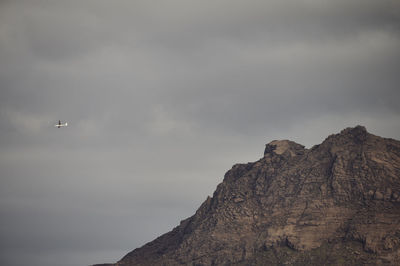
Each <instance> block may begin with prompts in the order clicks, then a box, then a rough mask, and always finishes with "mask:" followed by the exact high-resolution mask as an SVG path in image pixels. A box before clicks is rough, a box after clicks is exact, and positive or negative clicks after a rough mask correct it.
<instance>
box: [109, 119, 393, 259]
mask: <svg viewBox="0 0 400 266" xmlns="http://www.w3.org/2000/svg"><path fill="white" fill-rule="evenodd" d="M399 195H400V142H399V141H396V140H393V139H385V138H381V137H378V136H374V135H372V134H369V133H368V132H367V131H366V129H365V128H364V127H361V126H357V127H355V128H347V129H345V130H343V131H342V132H340V133H339V134H335V135H331V136H329V137H328V138H327V139H325V141H324V142H323V143H321V144H320V145H316V146H314V147H312V148H311V149H305V148H304V146H302V145H300V144H297V143H295V142H293V141H289V140H281V141H272V142H270V143H269V144H267V145H266V148H265V152H264V157H263V158H261V159H260V160H258V161H256V162H253V163H247V164H236V165H234V166H233V167H232V169H231V170H229V171H228V172H227V173H226V174H225V177H224V180H223V182H222V183H221V184H219V185H218V186H217V189H216V191H215V192H214V194H213V196H212V197H208V198H207V199H206V201H205V202H204V203H203V204H202V205H201V206H200V208H199V209H198V210H197V211H196V213H195V214H194V215H193V216H192V217H190V218H188V219H186V220H183V221H182V222H181V223H180V225H179V226H177V227H176V228H174V229H173V230H172V231H171V232H169V233H166V234H164V235H162V236H160V237H159V238H157V239H156V240H154V241H152V242H150V243H148V244H146V245H144V246H143V247H141V248H138V249H135V250H134V251H132V252H130V253H129V254H127V255H126V256H125V257H124V258H122V259H121V260H120V261H119V262H117V263H116V264H114V265H278V264H279V265H280V264H283V265H344V264H345V265H379V264H387V265H400V196H399Z"/></svg>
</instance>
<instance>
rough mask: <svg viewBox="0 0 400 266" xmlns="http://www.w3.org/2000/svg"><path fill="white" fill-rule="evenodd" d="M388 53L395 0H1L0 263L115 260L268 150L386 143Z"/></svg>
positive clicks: (396, 116)
mask: <svg viewBox="0 0 400 266" xmlns="http://www.w3.org/2000/svg"><path fill="white" fill-rule="evenodd" d="M399 47H400V2H399V1H397V0H392V1H390V0H379V1H377V0H374V1H372V0H350V1H348V0H332V1H328V0H290V1H278V0H276V1H256V0H246V1H244V0H243V1H236V0H218V1H208V0H206V1H205V0H203V1H187V0H181V1H177V0H163V1H161V0H160V1H144V0H143V1H100V0H95V1H94V0H93V1H5V0H3V1H1V2H0V62H1V64H0V178H1V179H0V215H1V227H0V264H1V265H10V266H17V265H18V266H23V265H33V266H36V265H37V266H39V265H40V266H72V265H88V264H94V263H100V262H114V261H117V260H119V259H120V258H121V257H122V256H123V255H125V254H126V253H127V252H128V251H130V250H132V249H134V248H137V247H139V246H141V245H143V244H144V243H146V242H148V241H150V240H152V239H154V238H155V237H156V236H158V235H160V234H162V233H165V232H167V231H169V230H170V229H172V228H173V227H174V226H176V225H177V224H178V223H179V221H180V220H182V219H184V218H187V217H188V216H190V215H192V214H194V212H195V210H196V209H197V208H198V207H199V205H200V204H201V202H202V201H204V200H205V198H206V197H207V195H212V193H213V191H214V189H215V187H216V185H217V184H218V183H219V182H221V181H222V178H223V175H224V173H225V172H226V171H227V170H228V169H229V168H230V167H231V166H232V165H233V164H234V163H239V162H241V163H246V162H248V161H255V160H257V159H259V158H260V157H261V156H262V152H263V149H264V144H265V143H268V142H270V141H272V140H274V139H291V140H294V141H296V142H298V143H301V144H303V145H306V146H307V147H311V146H312V145H314V144H318V143H320V142H321V141H322V140H323V139H324V138H325V137H326V136H328V135H329V134H331V133H337V132H339V131H340V130H341V129H343V128H345V127H348V126H355V125H358V124H361V125H364V126H366V127H367V130H368V131H369V132H371V133H373V134H376V135H381V136H384V137H391V138H396V139H400V105H399V103H398V102H399V99H400V90H399V84H400V73H399V69H400V49H399ZM59 119H61V120H63V121H68V123H69V125H70V126H69V127H67V128H62V129H57V128H54V127H53V124H54V123H56V122H57V121H58V120H59Z"/></svg>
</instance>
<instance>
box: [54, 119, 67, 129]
mask: <svg viewBox="0 0 400 266" xmlns="http://www.w3.org/2000/svg"><path fill="white" fill-rule="evenodd" d="M54 126H55V127H58V128H60V127H66V126H68V123H67V122H65V123H61V120H58V124H55V125H54Z"/></svg>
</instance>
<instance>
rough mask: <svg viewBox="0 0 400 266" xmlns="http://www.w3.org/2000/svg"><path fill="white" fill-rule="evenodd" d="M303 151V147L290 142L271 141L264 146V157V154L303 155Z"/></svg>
mask: <svg viewBox="0 0 400 266" xmlns="http://www.w3.org/2000/svg"><path fill="white" fill-rule="evenodd" d="M304 151H305V149H304V146H303V145H300V144H298V143H296V142H294V141H290V140H273V141H271V142H270V143H268V144H266V145H265V151H264V155H266V154H271V153H274V154H279V155H282V154H288V155H290V156H296V155H299V154H303V153H304Z"/></svg>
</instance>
